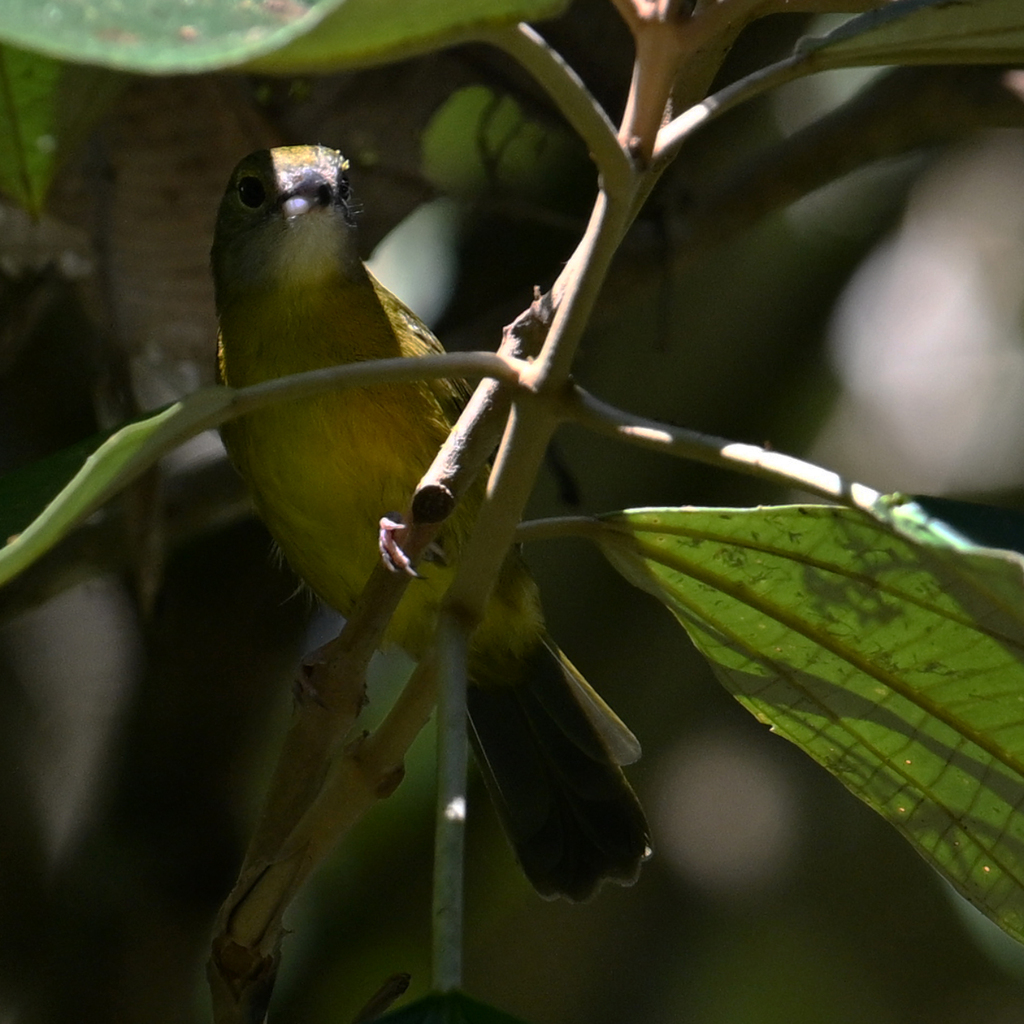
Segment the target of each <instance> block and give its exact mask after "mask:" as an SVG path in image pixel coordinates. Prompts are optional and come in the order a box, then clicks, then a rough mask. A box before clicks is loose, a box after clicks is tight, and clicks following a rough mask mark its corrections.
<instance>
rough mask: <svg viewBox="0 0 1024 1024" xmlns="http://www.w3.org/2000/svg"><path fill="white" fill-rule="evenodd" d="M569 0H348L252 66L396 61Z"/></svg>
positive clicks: (309, 68) (285, 70) (273, 68)
mask: <svg viewBox="0 0 1024 1024" xmlns="http://www.w3.org/2000/svg"><path fill="white" fill-rule="evenodd" d="M568 6H569V4H568V0H454V2H452V0H446V2H445V3H438V2H437V0H391V2H390V3H389V4H388V5H387V6H383V5H382V4H381V3H380V0H347V2H345V3H343V4H342V5H341V6H340V7H338V9H337V10H336V11H334V12H333V13H332V14H330V15H329V16H328V17H327V18H325V19H324V20H323V22H322V23H321V24H320V25H319V26H318V27H317V28H316V29H315V30H314V31H312V32H310V33H309V34H308V35H304V36H301V37H300V38H298V39H296V40H295V41H294V42H291V43H289V44H288V45H287V46H285V47H284V48H283V49H280V50H276V51H274V52H273V53H270V54H268V55H267V56H265V57H260V58H257V59H256V60H255V61H253V62H252V65H251V69H252V70H254V71H261V72H268V73H274V74H312V73H316V72H325V71H331V70H334V69H336V68H340V67H358V66H361V65H366V64H377V63H382V62H384V61H392V60H399V59H402V58H405V57H412V56H415V55H416V54H419V53H425V52H428V51H430V50H437V49H440V48H441V47H444V46H452V45H454V44H456V43H462V42H467V41H470V40H472V39H474V38H475V37H476V36H478V35H479V33H480V32H481V31H482V30H484V29H493V28H496V27H498V26H502V25H514V24H516V23H518V22H520V21H540V20H542V19H544V18H553V17H555V16H556V15H558V14H561V13H562V12H563V11H564V10H565V8H566V7H568Z"/></svg>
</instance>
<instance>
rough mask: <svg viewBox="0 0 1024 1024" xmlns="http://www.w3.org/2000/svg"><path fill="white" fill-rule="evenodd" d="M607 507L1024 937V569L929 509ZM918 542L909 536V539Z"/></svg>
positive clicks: (956, 874) (730, 651)
mask: <svg viewBox="0 0 1024 1024" xmlns="http://www.w3.org/2000/svg"><path fill="white" fill-rule="evenodd" d="M879 515H880V517H882V518H883V519H885V520H887V521H888V523H889V524H892V527H896V526H898V528H899V530H901V531H902V532H904V533H905V534H906V535H907V536H899V535H897V534H896V533H894V532H893V528H891V526H890V525H887V524H886V523H885V522H879V521H878V520H876V519H872V518H871V517H869V516H868V515H866V514H862V513H859V512H856V511H853V510H850V509H845V508H838V507H826V506H787V507H780V508H765V509H750V510H730V509H643V510H636V511H631V512H625V513H620V514H618V515H614V516H609V517H607V518H605V519H604V520H602V522H601V525H600V527H599V528H598V532H597V535H596V539H597V540H598V543H599V544H600V546H601V548H602V550H603V551H604V553H605V554H606V556H607V557H608V558H609V560H610V561H611V562H612V564H613V565H615V566H616V568H618V569H619V571H620V572H622V573H623V575H624V576H626V578H627V579H628V580H630V581H631V582H632V583H634V584H636V585H637V586H639V587H641V588H642V589H644V590H646V591H648V592H650V593H652V594H654V595H655V596H656V597H657V598H658V599H659V600H661V601H662V602H664V603H665V604H666V605H667V606H668V608H669V609H670V610H671V611H672V612H673V613H674V614H675V615H676V617H677V618H678V619H679V621H680V622H681V623H682V625H683V626H684V627H685V628H686V630H687V631H688V633H689V634H690V636H691V637H692V639H693V641H694V643H695V644H696V645H697V646H698V647H699V648H700V650H701V651H702V652H703V653H704V654H705V655H706V656H707V657H708V658H709V660H710V661H711V664H712V666H713V668H714V669H715V671H716V674H717V675H718V677H719V678H720V680H721V681H722V682H723V683H724V685H725V686H726V687H727V688H728V689H729V690H730V691H731V692H732V693H733V694H735V695H736V697H737V698H738V699H739V700H740V702H741V703H742V704H744V705H745V706H746V707H747V708H748V709H749V710H750V711H752V712H753V713H754V714H755V715H756V716H757V717H758V718H760V719H761V720H762V721H764V722H766V723H770V724H771V725H772V727H773V729H774V730H775V731H776V732H778V733H780V734H781V735H783V736H785V737H786V738H787V739H790V740H792V741H793V742H794V743H796V744H797V745H798V746H800V747H802V748H803V749H804V750H805V751H806V752H807V753H809V754H810V755H811V756H812V757H814V758H815V759H816V760H817V761H819V762H820V763H821V764H823V765H824V766H825V767H826V768H827V769H828V770H829V771H830V772H832V774H833V775H835V776H836V777H837V778H838V779H839V780H840V781H841V782H843V783H844V784H845V785H846V786H847V787H848V788H849V789H850V790H851V791H852V792H854V793H855V794H856V795H857V796H858V797H860V798H861V799H862V800H864V801H865V802H866V803H867V804H869V805H870V806H871V807H873V808H875V810H877V811H878V812H879V813H880V814H882V815H883V816H884V817H885V818H887V819H888V820H889V821H890V822H891V823H892V824H893V825H894V826H895V827H896V828H897V829H899V830H900V831H901V832H902V833H903V834H904V835H905V836H906V837H907V838H908V839H909V840H910V842H911V843H912V844H913V845H914V846H915V848H916V849H917V850H918V851H919V852H920V853H921V854H922V855H923V856H924V857H925V858H926V859H927V860H928V861H929V862H930V863H931V864H933V865H934V866H935V867H936V868H937V869H938V870H939V871H941V872H942V873H943V874H944V875H945V876H946V877H947V878H948V879H949V880H950V881H951V882H952V884H953V885H954V886H955V887H956V888H957V889H958V890H959V891H960V892H961V893H962V894H963V895H964V896H966V897H967V898H968V899H969V900H971V901H972V902H973V903H975V904H976V905H977V906H979V907H980V908H981V909H982V910H984V911H985V913H986V914H988V915H989V916H990V917H991V918H992V919H993V920H994V921H996V923H998V924H999V925H1000V926H1001V927H1003V928H1004V929H1005V930H1006V931H1007V932H1009V933H1010V934H1012V935H1014V936H1015V937H1016V938H1018V939H1022V940H1024V571H1022V559H1021V558H1020V557H1019V556H1016V555H1013V554H1009V553H1005V552H997V551H989V550H987V549H983V548H977V547H974V546H972V545H971V544H970V542H969V541H967V540H966V538H964V537H962V536H961V535H960V534H959V533H958V532H957V531H955V530H953V529H951V528H950V527H948V526H947V525H946V524H944V523H941V522H939V521H936V520H934V519H933V518H931V517H929V516H928V515H927V513H926V512H924V510H923V509H921V508H920V506H917V505H915V504H914V503H907V502H902V501H898V500H897V501H892V502H890V503H887V504H885V505H883V506H881V507H880V509H879ZM911 536H912V537H914V538H916V540H912V539H909V538H910V537H911Z"/></svg>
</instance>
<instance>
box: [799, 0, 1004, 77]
mask: <svg viewBox="0 0 1024 1024" xmlns="http://www.w3.org/2000/svg"><path fill="white" fill-rule="evenodd" d="M798 49H799V52H802V53H804V54H806V55H807V56H808V57H809V58H810V59H811V60H812V61H813V63H814V66H815V67H816V68H841V67H854V66H860V65H878V64H1010V63H1014V62H1015V61H1019V60H1021V59H1024V17H1022V13H1021V5H1020V0H896V2H894V3H889V4H886V5H885V6H884V7H880V8H879V9H878V10H876V11H869V12H868V13H867V14H862V15H860V16H859V17H856V18H853V19H851V20H850V21H848V22H846V23H845V24H843V25H840V26H839V28H837V29H835V30H834V31H832V32H830V33H829V34H828V35H826V36H822V37H820V38H810V39H804V40H801V42H800V44H799V47H798Z"/></svg>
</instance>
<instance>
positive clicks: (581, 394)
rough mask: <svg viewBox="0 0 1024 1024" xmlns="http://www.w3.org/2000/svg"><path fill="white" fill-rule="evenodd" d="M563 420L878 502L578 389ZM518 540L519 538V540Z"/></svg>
mask: <svg viewBox="0 0 1024 1024" xmlns="http://www.w3.org/2000/svg"><path fill="white" fill-rule="evenodd" d="M564 418H565V419H567V420H571V421H572V422H574V423H578V424H580V426H583V427H586V428H587V429H588V430H593V431H594V432H595V433H598V434H603V435H604V436H606V437H614V438H616V439H618V440H620V441H627V442H629V443H630V444H636V445H639V446H640V447H642V448H650V449H652V450H653V451H659V452H663V453H665V454H666V455H675V456H677V457H679V458H684V459H692V460H693V461H695V462H702V463H704V464H705V465H708V466H717V467H718V468H720V469H732V470H740V471H742V472H744V473H746V474H748V475H749V476H754V477H758V478H759V479H762V480H770V481H771V482H772V483H776V484H781V485H782V486H784V487H795V488H798V489H799V490H802V491H807V492H808V493H809V494H815V495H817V496H818V497H820V498H828V499H830V500H832V501H837V502H841V503H842V504H844V505H849V506H850V507H852V508H859V509H868V508H870V507H871V506H872V505H874V503H875V502H876V501H877V500H878V498H879V493H878V491H875V490H873V489H872V488H870V487H866V486H864V484H858V483H852V482H847V481H845V480H844V479H843V478H842V477H841V476H840V475H839V474H838V473H835V472H833V471H832V470H828V469H823V468H822V467H821V466H816V465H814V464H813V463H811V462H804V461H803V460H802V459H798V458H795V457H794V456H792V455H783V454H781V453H780V452H773V451H769V450H768V449H765V448H760V447H758V446H757V445H753V444H741V443H739V442H736V441H729V440H726V439H725V438H722V437H714V436H712V435H710V434H701V433H699V432H698V431H696V430H687V429H685V428H684V427H672V426H668V425H667V424H665V423H658V422H657V421H655V420H649V419H645V418H644V417H643V416H634V415H633V414H632V413H628V412H625V411H623V410H622V409H617V408H615V406H612V405H608V404H607V403H606V402H602V401H601V400H600V399H598V398H595V397H594V396H593V395H591V394H588V393H587V392H586V391H584V390H583V389H582V388H579V387H575V388H573V390H572V392H571V394H570V395H569V396H568V397H567V399H566V401H565V405H564ZM520 539H523V538H522V537H521V536H520Z"/></svg>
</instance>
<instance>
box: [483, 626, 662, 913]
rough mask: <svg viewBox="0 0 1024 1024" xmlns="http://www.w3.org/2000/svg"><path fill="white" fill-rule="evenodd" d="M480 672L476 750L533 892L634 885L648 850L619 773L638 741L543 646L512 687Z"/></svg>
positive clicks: (578, 892)
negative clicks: (605, 883) (603, 885)
mask: <svg viewBox="0 0 1024 1024" xmlns="http://www.w3.org/2000/svg"><path fill="white" fill-rule="evenodd" d="M474 668H475V666H471V676H472V679H473V684H472V685H471V686H470V688H469V695H468V702H469V717H470V723H471V726H472V728H471V736H472V740H473V747H474V750H475V752H476V755H477V759H478V761H479V762H480V765H481V768H482V769H483V772H484V776H485V778H486V780H487V785H488V789H489V790H490V792H491V796H492V797H493V799H494V802H495V804H496V806H497V808H498V813H499V815H500V817H501V820H502V823H503V824H504V826H505V831H506V832H507V833H508V836H509V839H510V840H511V842H512V846H513V848H514V849H515V852H516V857H517V858H518V860H519V863H520V864H521V866H522V868H523V870H524V871H525V873H526V876H527V877H528V878H529V880H530V881H531V882H532V883H533V886H534V887H535V888H536V889H537V891H538V892H539V893H540V894H541V895H542V896H545V897H548V898H553V897H555V896H564V897H566V898H568V899H570V900H585V899H587V898H588V897H589V896H591V895H592V894H593V893H594V891H595V890H596V889H597V887H598V886H599V885H600V883H601V882H602V881H604V880H606V879H607V880H609V881H613V882H618V883H619V884H621V885H631V884H632V883H633V882H634V881H636V878H637V874H638V872H639V870H640V864H641V862H642V861H644V860H645V859H646V858H647V857H648V856H649V855H650V852H651V851H650V837H649V834H648V829H647V821H646V819H645V818H644V812H643V810H642V809H641V807H640V803H639V801H638V800H637V798H636V795H635V794H634V793H633V790H632V789H631V788H630V785H629V783H628V782H627V781H626V777H625V776H624V775H623V773H622V769H621V768H620V767H619V765H621V764H626V763H629V762H630V761H634V760H636V758H637V757H639V755H640V746H639V744H638V743H637V741H636V738H635V737H634V736H633V734H632V733H631V732H630V731H629V730H628V729H627V728H626V727H625V726H624V725H623V724H622V722H621V721H620V720H619V719H618V717H617V716H616V715H615V713H614V712H613V711H612V710H611V709H610V708H609V707H608V705H607V704H605V703H604V701H603V700H601V698H600V697H599V696H598V695H597V694H596V693H595V692H594V690H592V689H591V687H590V686H589V685H588V684H587V682H586V680H585V679H584V678H583V677H582V676H581V675H580V674H579V672H578V671H577V670H576V669H575V668H574V667H573V665H572V664H571V663H570V662H569V660H568V659H567V658H566V657H565V655H564V654H562V652H561V651H560V650H559V649H558V648H557V647H556V646H555V645H554V644H553V643H552V642H551V641H550V640H548V639H547V638H544V639H542V640H541V641H540V642H539V643H538V644H537V645H536V646H535V647H534V648H533V649H532V650H531V651H530V653H529V654H528V656H527V657H526V658H523V659H520V660H519V661H518V662H517V665H516V675H517V678H516V679H515V681H514V684H513V682H512V680H511V679H509V678H508V676H507V675H506V673H505V672H502V673H501V678H500V681H498V680H494V681H492V680H490V679H487V678H481V672H479V671H474Z"/></svg>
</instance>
